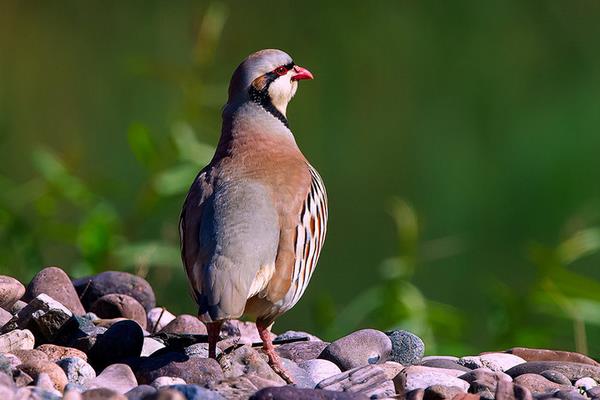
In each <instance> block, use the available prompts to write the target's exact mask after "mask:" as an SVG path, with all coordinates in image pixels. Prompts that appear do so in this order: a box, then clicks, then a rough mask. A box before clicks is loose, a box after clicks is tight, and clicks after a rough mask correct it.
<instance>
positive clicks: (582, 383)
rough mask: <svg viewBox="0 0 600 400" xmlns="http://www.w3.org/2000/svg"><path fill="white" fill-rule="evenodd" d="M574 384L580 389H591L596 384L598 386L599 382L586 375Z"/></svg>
mask: <svg viewBox="0 0 600 400" xmlns="http://www.w3.org/2000/svg"><path fill="white" fill-rule="evenodd" d="M573 386H575V387H576V388H579V389H583V390H589V389H591V388H593V387H595V386H598V382H596V381H595V380H593V379H592V378H590V377H588V376H586V377H583V378H580V379H577V381H576V382H575V383H574V384H573Z"/></svg>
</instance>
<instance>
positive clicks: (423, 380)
mask: <svg viewBox="0 0 600 400" xmlns="http://www.w3.org/2000/svg"><path fill="white" fill-rule="evenodd" d="M457 373H458V374H459V375H462V371H458V370H451V369H442V368H431V367H423V366H420V365H411V366H410V367H407V368H405V369H404V371H403V374H405V375H406V391H410V390H414V389H425V388H427V387H429V386H432V385H444V386H456V387H460V388H462V389H463V391H465V392H466V391H467V389H468V388H469V383H468V382H467V381H465V380H462V379H459V378H457ZM398 379H399V378H398Z"/></svg>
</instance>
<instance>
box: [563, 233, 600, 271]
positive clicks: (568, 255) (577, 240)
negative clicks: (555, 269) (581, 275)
mask: <svg viewBox="0 0 600 400" xmlns="http://www.w3.org/2000/svg"><path fill="white" fill-rule="evenodd" d="M598 250H600V229H599V228H589V229H583V230H580V231H578V232H576V233H575V234H574V235H573V236H571V237H570V238H569V239H567V240H565V241H564V242H562V243H561V244H560V245H559V246H558V249H557V252H558V256H559V258H560V260H561V261H562V262H563V263H565V264H571V263H572V262H574V261H577V260H579V259H580V258H583V257H585V256H588V255H591V254H594V253H596V252H597V251H598Z"/></svg>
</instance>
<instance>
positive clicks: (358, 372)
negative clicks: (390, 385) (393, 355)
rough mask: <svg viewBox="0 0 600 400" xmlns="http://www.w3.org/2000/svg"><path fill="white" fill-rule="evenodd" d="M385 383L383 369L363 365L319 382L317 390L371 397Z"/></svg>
mask: <svg viewBox="0 0 600 400" xmlns="http://www.w3.org/2000/svg"><path fill="white" fill-rule="evenodd" d="M386 382H388V379H387V376H386V375H385V371H384V370H383V368H381V367H380V366H379V365H365V366H362V367H357V368H353V369H351V370H348V371H345V372H342V373H341V374H338V375H334V376H332V377H330V378H327V379H324V380H322V381H321V382H319V384H318V385H317V389H324V390H332V391H338V392H350V393H360V394H364V395H366V396H371V394H372V393H373V392H375V391H378V389H379V388H380V386H381V385H383V384H384V383H386Z"/></svg>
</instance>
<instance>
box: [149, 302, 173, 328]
mask: <svg viewBox="0 0 600 400" xmlns="http://www.w3.org/2000/svg"><path fill="white" fill-rule="evenodd" d="M174 319H175V316H174V315H173V314H171V313H170V312H169V311H168V310H167V309H166V308H164V307H154V308H153V309H152V310H150V311H148V322H147V324H146V326H147V329H148V331H149V332H150V333H155V332H158V331H160V330H161V329H162V328H164V327H165V326H167V324H168V323H169V322H171V321H173V320H174Z"/></svg>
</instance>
